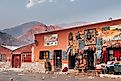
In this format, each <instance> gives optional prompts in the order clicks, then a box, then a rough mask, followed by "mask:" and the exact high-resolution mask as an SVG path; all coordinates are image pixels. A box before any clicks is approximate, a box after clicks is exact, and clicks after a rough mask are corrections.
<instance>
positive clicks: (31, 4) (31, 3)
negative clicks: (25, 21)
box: [26, 0, 46, 8]
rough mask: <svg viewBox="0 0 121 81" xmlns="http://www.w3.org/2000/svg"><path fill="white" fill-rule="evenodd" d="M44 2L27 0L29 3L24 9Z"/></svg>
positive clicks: (42, 0)
mask: <svg viewBox="0 0 121 81" xmlns="http://www.w3.org/2000/svg"><path fill="white" fill-rule="evenodd" d="M45 1H46V0H29V2H28V3H27V5H26V7H27V8H30V7H32V6H33V5H35V4H37V3H43V2H45Z"/></svg>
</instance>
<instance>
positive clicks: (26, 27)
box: [1, 21, 41, 37]
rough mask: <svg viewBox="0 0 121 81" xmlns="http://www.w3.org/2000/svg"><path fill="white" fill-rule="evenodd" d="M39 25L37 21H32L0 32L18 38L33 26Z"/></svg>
mask: <svg viewBox="0 0 121 81" xmlns="http://www.w3.org/2000/svg"><path fill="white" fill-rule="evenodd" d="M39 24H41V23H40V22H37V21H32V22H27V23H24V24H21V25H18V26H15V27H11V28H8V29H4V30H1V32H5V33H7V34H9V35H12V36H13V37H18V36H20V35H21V34H23V33H25V32H27V31H29V30H30V29H31V28H32V27H33V26H36V25H39Z"/></svg>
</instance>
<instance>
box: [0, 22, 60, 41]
mask: <svg viewBox="0 0 121 81" xmlns="http://www.w3.org/2000/svg"><path fill="white" fill-rule="evenodd" d="M55 29H60V28H59V27H57V26H52V25H50V26H47V25H45V24H43V23H40V22H37V21H32V22H27V23H24V24H22V25H18V26H15V27H12V28H9V29H4V30H1V32H5V33H7V34H10V35H12V36H13V37H15V38H16V39H17V40H19V41H24V42H27V43H32V42H33V41H34V34H36V33H41V32H44V31H51V30H55Z"/></svg>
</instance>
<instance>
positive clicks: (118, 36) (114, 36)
mask: <svg viewBox="0 0 121 81" xmlns="http://www.w3.org/2000/svg"><path fill="white" fill-rule="evenodd" d="M105 28H106V27H104V28H103V29H105ZM108 28H109V30H107V31H104V32H102V34H103V40H104V41H112V40H121V25H114V26H110V27H108Z"/></svg>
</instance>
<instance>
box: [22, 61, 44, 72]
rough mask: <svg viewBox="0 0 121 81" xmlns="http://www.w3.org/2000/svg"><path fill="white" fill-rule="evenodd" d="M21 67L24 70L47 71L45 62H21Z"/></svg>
mask: <svg viewBox="0 0 121 81" xmlns="http://www.w3.org/2000/svg"><path fill="white" fill-rule="evenodd" d="M21 69H23V71H24V72H38V73H45V68H44V62H29V63H27V62H24V63H22V64H21Z"/></svg>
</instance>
